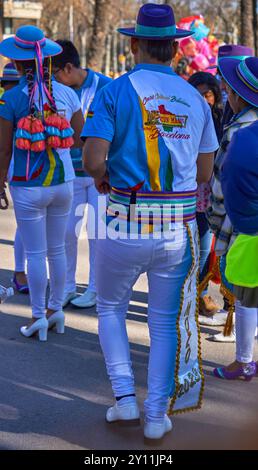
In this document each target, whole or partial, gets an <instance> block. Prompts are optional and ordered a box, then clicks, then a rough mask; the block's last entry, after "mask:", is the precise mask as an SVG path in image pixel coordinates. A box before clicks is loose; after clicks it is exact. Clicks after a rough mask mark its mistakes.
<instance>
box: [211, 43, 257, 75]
mask: <svg viewBox="0 0 258 470" xmlns="http://www.w3.org/2000/svg"><path fill="white" fill-rule="evenodd" d="M253 56H254V50H253V49H252V48H251V47H247V46H242V45H240V44H225V45H224V46H220V47H219V50H218V64H216V65H212V66H211V67H209V68H212V69H216V68H218V66H219V62H220V60H221V59H229V58H231V59H238V60H244V59H247V58H248V57H253Z"/></svg>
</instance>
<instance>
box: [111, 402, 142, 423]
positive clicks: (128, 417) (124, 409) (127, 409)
mask: <svg viewBox="0 0 258 470" xmlns="http://www.w3.org/2000/svg"><path fill="white" fill-rule="evenodd" d="M139 419H140V411H139V408H138V405H137V403H127V404H125V405H121V406H118V404H117V403H116V404H115V405H114V406H112V407H111V408H109V409H108V410H107V413H106V420H107V422H108V423H113V422H114V421H136V420H137V421H139Z"/></svg>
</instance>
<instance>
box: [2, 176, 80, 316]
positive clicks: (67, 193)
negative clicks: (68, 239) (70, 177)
mask: <svg viewBox="0 0 258 470" xmlns="http://www.w3.org/2000/svg"><path fill="white" fill-rule="evenodd" d="M11 193H12V198H13V203H14V210H15V215H16V220H17V224H18V228H19V230H20V233H21V237H22V241H23V244H24V248H25V254H26V258H27V269H28V285H29V290H30V298H31V305H32V316H33V317H34V318H41V317H43V316H45V308H46V289H47V266H46V257H48V263H49V275H50V297H49V302H48V307H49V308H50V309H53V310H55V311H57V310H61V309H62V302H63V297H64V285H65V276H66V257H65V232H66V227H67V221H68V216H69V213H70V209H71V204H72V196H73V182H72V181H71V182H69V183H64V184H60V185H56V186H49V187H31V188H29V187H19V186H12V187H11Z"/></svg>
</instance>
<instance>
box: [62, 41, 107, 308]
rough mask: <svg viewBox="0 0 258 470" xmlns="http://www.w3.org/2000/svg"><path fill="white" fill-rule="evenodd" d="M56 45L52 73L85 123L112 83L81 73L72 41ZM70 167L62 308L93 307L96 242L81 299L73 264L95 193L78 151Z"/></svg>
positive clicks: (73, 152) (95, 204) (90, 220)
mask: <svg viewBox="0 0 258 470" xmlns="http://www.w3.org/2000/svg"><path fill="white" fill-rule="evenodd" d="M57 43H58V44H59V45H60V46H62V48H63V51H62V53H61V54H60V55H59V56H56V57H54V58H53V73H54V76H55V78H56V80H58V81H60V82H61V83H63V84H64V85H67V86H70V87H71V88H73V89H74V91H75V92H76V94H77V95H78V97H79V99H80V101H81V107H82V112H83V115H84V119H85V121H86V118H87V114H88V110H89V106H90V104H91V103H92V101H93V100H94V97H95V95H96V93H97V92H98V90H100V89H101V88H102V87H103V86H105V85H106V84H107V83H109V82H110V81H111V79H110V78H108V77H105V76H104V75H102V74H100V73H97V72H94V71H93V70H91V69H86V70H84V69H83V68H82V67H81V66H80V57H79V54H78V51H77V49H76V48H75V46H74V45H73V43H72V42H71V41H68V40H59V41H57ZM71 156H72V162H73V167H74V171H75V176H76V178H75V180H74V197H73V206H72V210H71V214H70V218H69V222H68V227H67V233H66V257H67V278H66V286H65V298H64V306H66V305H67V304H68V303H69V302H71V303H72V304H73V305H75V306H76V307H80V308H85V307H93V306H94V305H95V304H96V287H95V247H96V240H95V239H94V238H93V237H91V236H89V237H88V238H89V261H90V263H89V264H90V271H89V284H88V288H87V290H86V291H85V293H84V294H83V295H81V296H80V297H78V296H77V294H76V279H75V275H76V265H77V250H78V237H79V233H78V232H80V228H81V223H80V222H81V219H82V218H83V215H84V211H85V206H86V204H88V205H90V206H91V207H92V208H93V210H94V211H93V213H94V215H95V221H96V220H97V216H98V192H97V190H96V188H95V185H94V180H93V178H91V177H90V176H89V175H88V174H87V173H86V172H85V171H84V170H83V167H82V151H81V149H71ZM93 213H92V212H91V211H89V212H88V221H87V228H88V234H89V229H90V228H92V227H90V226H91V225H92V224H93V225H95V230H96V223H95V221H94V220H93V217H91V216H92V214H93Z"/></svg>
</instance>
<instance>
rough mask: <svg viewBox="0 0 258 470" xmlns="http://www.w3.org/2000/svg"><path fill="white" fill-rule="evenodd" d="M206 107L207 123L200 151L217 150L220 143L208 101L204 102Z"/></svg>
mask: <svg viewBox="0 0 258 470" xmlns="http://www.w3.org/2000/svg"><path fill="white" fill-rule="evenodd" d="M203 104H204V106H205V108H204V112H205V124H204V128H203V132H202V138H201V142H200V146H199V153H210V152H215V151H216V150H217V149H218V148H219V143H218V139H217V135H216V131H215V126H214V123H213V118H212V114H211V109H210V107H209V105H208V104H207V103H203Z"/></svg>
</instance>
